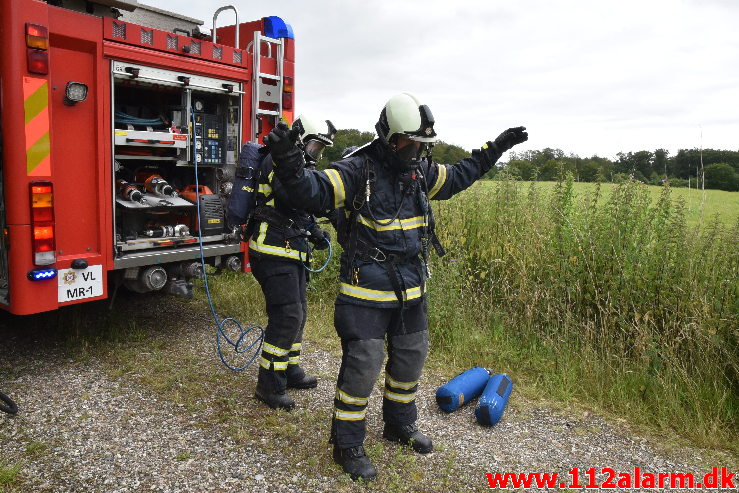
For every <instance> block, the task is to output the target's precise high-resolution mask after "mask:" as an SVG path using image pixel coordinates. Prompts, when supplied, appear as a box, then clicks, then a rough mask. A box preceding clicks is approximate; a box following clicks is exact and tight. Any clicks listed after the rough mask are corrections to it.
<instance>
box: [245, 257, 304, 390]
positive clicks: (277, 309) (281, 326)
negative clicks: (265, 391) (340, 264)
mask: <svg viewBox="0 0 739 493" xmlns="http://www.w3.org/2000/svg"><path fill="white" fill-rule="evenodd" d="M250 260H251V266H252V273H253V274H254V277H255V278H256V279H257V281H258V282H259V285H260V286H261V288H262V292H263V293H264V301H265V305H266V309H267V318H268V321H267V327H266V328H265V331H264V343H263V345H262V354H261V357H260V359H259V364H260V366H261V367H262V368H264V369H265V370H268V371H273V372H276V373H277V378H276V379H274V381H275V387H276V388H275V389H269V390H273V391H277V392H280V391H283V390H285V388H286V386H287V377H286V376H285V370H287V368H288V363H289V361H290V353H291V351H292V349H293V347H294V345H295V344H296V343H300V341H301V340H302V337H303V326H304V325H305V319H306V314H307V303H306V299H305V269H304V268H303V266H302V265H301V264H299V263H297V262H290V261H281V260H275V259H273V258H269V257H266V256H263V255H252V257H251V259H250Z"/></svg>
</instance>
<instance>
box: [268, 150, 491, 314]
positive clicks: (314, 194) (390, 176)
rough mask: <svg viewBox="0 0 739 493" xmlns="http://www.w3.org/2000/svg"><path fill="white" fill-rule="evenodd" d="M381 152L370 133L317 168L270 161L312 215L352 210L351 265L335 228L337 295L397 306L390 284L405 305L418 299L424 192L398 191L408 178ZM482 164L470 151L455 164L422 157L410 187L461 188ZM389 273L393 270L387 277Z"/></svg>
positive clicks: (439, 191) (446, 194) (434, 191)
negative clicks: (292, 168)
mask: <svg viewBox="0 0 739 493" xmlns="http://www.w3.org/2000/svg"><path fill="white" fill-rule="evenodd" d="M383 152H384V150H383V149H382V147H381V145H380V143H379V142H378V141H377V140H375V141H373V142H372V143H371V144H368V145H366V146H364V147H363V148H360V149H359V150H357V151H355V153H354V154H353V155H352V156H351V157H349V158H347V159H344V160H341V161H338V162H335V163H332V164H331V165H330V166H329V168H328V169H325V170H320V171H317V170H311V169H303V170H301V171H300V172H298V174H297V175H295V174H294V173H292V175H291V173H290V172H289V171H281V170H280V168H276V171H277V173H279V174H280V176H281V177H282V178H283V184H284V186H285V187H286V188H287V189H289V190H290V196H291V197H292V198H293V199H292V200H293V201H294V203H295V204H296V205H299V207H302V208H304V209H305V210H308V211H311V212H313V213H316V214H320V213H325V211H326V210H330V209H338V210H339V213H340V214H342V213H343V214H344V216H345V217H348V216H349V214H350V212H351V211H355V212H354V215H355V220H354V221H351V222H352V223H353V224H350V225H349V226H350V227H356V228H357V231H356V242H357V244H358V245H360V248H358V249H357V254H356V255H355V257H354V259H353V261H352V262H351V263H352V265H349V263H350V258H349V255H348V252H347V249H348V247H349V246H350V245H349V240H348V239H347V235H342V232H339V238H340V240H341V242H342V247H343V248H344V252H343V253H342V256H341V270H340V287H339V295H338V301H342V302H347V303H354V304H359V305H369V306H380V307H397V306H398V305H399V301H398V296H397V294H398V291H399V292H400V294H401V295H402V296H403V299H404V302H405V303H406V304H409V305H410V304H415V303H419V302H421V301H422V299H423V297H424V296H425V266H424V265H423V260H422V258H421V253H422V248H423V245H422V242H421V239H422V237H423V235H424V233H426V232H427V231H426V228H427V227H428V226H429V224H428V219H429V218H428V216H427V215H425V214H424V210H423V204H422V202H423V200H425V199H424V198H422V197H421V194H420V193H418V191H415V192H413V193H411V194H408V193H407V192H406V190H407V189H408V185H403V184H402V183H403V180H401V177H400V176H399V174H398V172H397V171H396V170H395V169H392V168H391V167H390V166H389V165H388V164H386V163H385V161H386V160H385V159H383ZM367 167H369V169H370V170H372V172H373V173H372V176H373V177H374V180H373V181H372V183H371V184H370V195H369V200H365V195H366V187H367V169H368V168H367ZM486 171H487V169H484V166H483V165H482V163H481V159H480V155H479V154H478V153H473V155H472V156H470V157H469V158H466V159H463V160H462V161H460V162H459V163H457V164H456V165H445V164H437V163H431V164H429V163H428V162H426V161H424V162H423V163H422V164H421V166H420V169H419V174H418V180H417V181H420V180H421V179H423V178H425V186H423V185H421V184H420V183H419V184H418V185H415V186H417V187H422V186H423V188H425V189H426V190H428V196H429V198H431V199H436V200H445V199H449V198H450V197H452V196H453V195H454V194H456V193H458V192H460V191H462V190H464V189H466V188H468V187H469V186H470V185H472V184H473V183H474V182H475V181H476V180H478V179H479V178H480V176H482V174H484V173H485V172H486ZM406 182H407V180H406ZM357 207H358V208H357ZM396 213H397V217H395V216H396ZM394 217H395V219H393V218H394ZM391 219H393V220H391ZM342 237H343V239H342ZM368 252H370V253H369V254H368ZM388 262H392V265H389V264H388ZM392 272H395V273H396V274H397V275H396V276H395V279H396V280H395V282H394V281H393V279H392V278H391V276H392V275H393V274H392Z"/></svg>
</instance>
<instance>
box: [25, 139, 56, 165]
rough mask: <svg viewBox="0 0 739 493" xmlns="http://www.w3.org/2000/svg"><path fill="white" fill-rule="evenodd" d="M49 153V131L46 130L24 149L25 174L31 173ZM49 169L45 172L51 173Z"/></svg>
mask: <svg viewBox="0 0 739 493" xmlns="http://www.w3.org/2000/svg"><path fill="white" fill-rule="evenodd" d="M50 153H51V141H50V139H49V132H46V133H45V134H44V135H43V137H41V138H40V139H39V140H37V141H36V143H34V144H33V145H32V146H31V147H29V148H28V150H27V151H26V172H27V174H29V175H30V174H31V173H33V171H34V170H35V169H36V167H37V166H38V165H39V164H41V163H42V162H43V161H44V160H45V159H46V158H48V157H49V154H50ZM50 172H51V169H49V172H47V173H46V174H51V173H50Z"/></svg>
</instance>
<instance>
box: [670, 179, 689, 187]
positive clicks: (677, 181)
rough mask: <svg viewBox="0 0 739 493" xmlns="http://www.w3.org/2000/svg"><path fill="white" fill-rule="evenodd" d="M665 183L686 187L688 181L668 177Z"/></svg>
mask: <svg viewBox="0 0 739 493" xmlns="http://www.w3.org/2000/svg"><path fill="white" fill-rule="evenodd" d="M667 183H668V184H669V185H670V186H671V187H673V188H686V187H687V186H688V183H689V182H688V180H683V179H682V178H670V179H669V180H667Z"/></svg>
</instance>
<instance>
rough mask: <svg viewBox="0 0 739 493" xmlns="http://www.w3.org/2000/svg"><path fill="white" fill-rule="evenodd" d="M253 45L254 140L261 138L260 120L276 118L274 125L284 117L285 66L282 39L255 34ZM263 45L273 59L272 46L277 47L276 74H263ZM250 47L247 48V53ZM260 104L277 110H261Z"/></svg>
mask: <svg viewBox="0 0 739 493" xmlns="http://www.w3.org/2000/svg"><path fill="white" fill-rule="evenodd" d="M249 44H250V45H253V47H254V50H253V53H254V65H253V74H254V75H253V76H252V77H253V80H252V82H253V85H252V96H251V100H252V105H251V107H252V129H253V131H252V133H253V135H252V140H254V139H256V138H257V137H258V136H259V133H260V132H259V129H260V128H261V125H260V124H259V123H260V119H261V118H262V117H263V115H264V116H267V117H274V124H275V125H277V123H278V122H279V121H280V118H281V117H282V90H283V72H284V66H285V59H284V56H285V55H284V45H283V41H282V39H274V38H270V37H268V36H264V35H262V33H261V32H259V31H256V32H255V33H254V41H252V42H251V43H249ZM262 44H266V45H267V58H272V46H273V45H274V46H275V47H276V51H277V53H276V54H277V63H276V69H275V71H276V72H277V73H276V74H267V73H263V72H262V69H261V56H262ZM248 49H249V47H248V46H247V51H248ZM268 80H270V81H277V84H276V85H273V84H266V83H265V81H268ZM260 103H269V104H272V105H277V109H272V110H267V109H262V108H260V107H259V106H260Z"/></svg>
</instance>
